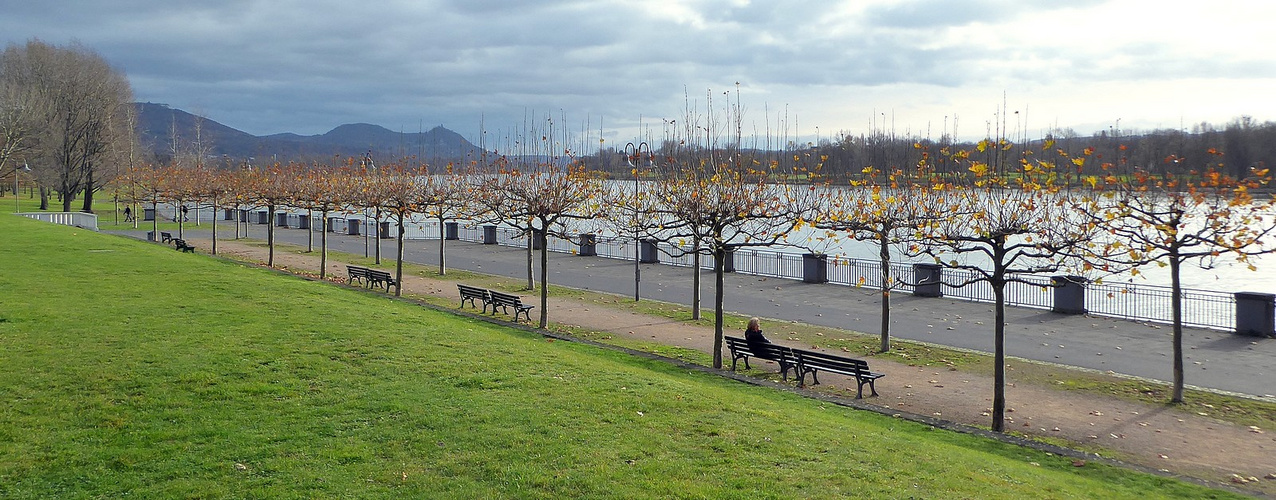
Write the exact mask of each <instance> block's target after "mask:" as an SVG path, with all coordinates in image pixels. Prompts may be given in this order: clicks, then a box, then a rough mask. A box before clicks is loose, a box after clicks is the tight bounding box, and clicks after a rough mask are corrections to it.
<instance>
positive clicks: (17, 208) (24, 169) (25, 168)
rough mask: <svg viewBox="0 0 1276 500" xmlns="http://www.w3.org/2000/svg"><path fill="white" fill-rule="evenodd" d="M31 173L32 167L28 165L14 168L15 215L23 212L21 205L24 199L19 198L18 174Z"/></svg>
mask: <svg viewBox="0 0 1276 500" xmlns="http://www.w3.org/2000/svg"><path fill="white" fill-rule="evenodd" d="M30 171H31V167H29V166H27V164H26V163H23V164H22V166H21V167H14V168H13V213H15V214H16V213H18V212H21V211H22V206H21V205H19V203H20V200H22V197H21V196H18V173H19V172H30Z"/></svg>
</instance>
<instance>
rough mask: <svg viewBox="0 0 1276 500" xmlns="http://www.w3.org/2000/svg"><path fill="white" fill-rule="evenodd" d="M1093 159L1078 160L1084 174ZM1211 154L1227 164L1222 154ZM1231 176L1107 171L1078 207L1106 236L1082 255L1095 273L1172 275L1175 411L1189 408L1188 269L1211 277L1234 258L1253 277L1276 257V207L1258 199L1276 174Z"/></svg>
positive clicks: (1091, 182) (1213, 169)
mask: <svg viewBox="0 0 1276 500" xmlns="http://www.w3.org/2000/svg"><path fill="white" fill-rule="evenodd" d="M1091 151H1092V150H1086V152H1085V153H1084V154H1083V155H1082V156H1079V157H1078V158H1077V161H1076V162H1075V163H1076V164H1077V165H1078V167H1080V166H1081V165H1083V164H1084V162H1085V160H1086V159H1087V158H1088V156H1089V154H1090V152H1091ZM1209 153H1210V155H1211V157H1214V158H1221V157H1222V156H1223V153H1221V152H1219V151H1217V150H1215V149H1210V150H1209ZM1164 161H1165V162H1167V163H1180V161H1181V158H1180V157H1178V156H1169V157H1167V158H1165V160H1164ZM1223 168H1224V166H1223V163H1222V162H1219V161H1216V162H1213V163H1210V164H1207V165H1204V166H1203V168H1201V169H1200V170H1193V171H1191V172H1190V173H1188V174H1186V175H1184V174H1176V173H1174V170H1177V169H1173V170H1172V169H1168V168H1167V169H1165V170H1164V171H1163V172H1162V173H1153V172H1151V171H1149V170H1148V169H1147V168H1142V167H1128V166H1126V165H1120V164H1115V165H1114V164H1112V163H1104V164H1103V165H1102V170H1103V172H1104V173H1103V174H1100V175H1094V176H1088V177H1086V178H1085V179H1084V184H1085V185H1087V186H1089V187H1090V188H1091V189H1093V190H1094V191H1093V192H1092V193H1091V194H1090V195H1089V196H1086V197H1084V198H1081V199H1078V200H1076V203H1075V205H1074V208H1075V211H1076V213H1078V214H1080V215H1081V216H1083V217H1084V218H1085V219H1086V221H1087V222H1088V223H1089V224H1091V225H1092V226H1094V227H1095V228H1097V229H1098V230H1099V232H1100V234H1102V235H1103V237H1102V238H1101V239H1098V240H1096V241H1094V242H1091V243H1090V244H1089V245H1086V246H1085V247H1084V248H1083V249H1082V250H1083V251H1084V252H1083V253H1081V255H1082V256H1084V257H1085V258H1086V259H1087V261H1088V264H1089V265H1092V266H1094V267H1096V268H1098V269H1099V270H1101V271H1103V272H1106V273H1118V272H1129V273H1132V274H1135V275H1137V274H1138V273H1139V268H1140V267H1141V266H1146V265H1148V264H1153V263H1155V264H1156V265H1158V266H1162V267H1168V268H1169V272H1170V295H1171V307H1170V309H1171V317H1172V321H1173V326H1174V333H1173V340H1172V342H1173V349H1174V355H1173V356H1174V392H1173V395H1172V396H1171V397H1170V402H1172V403H1181V402H1183V386H1184V380H1183V305H1182V302H1183V287H1182V279H1181V271H1182V267H1183V264H1184V263H1187V262H1195V263H1196V265H1198V266H1200V267H1201V268H1204V269H1209V268H1212V267H1214V266H1215V265H1216V264H1217V263H1218V262H1219V261H1220V259H1224V258H1230V259H1232V260H1235V261H1237V262H1240V263H1242V264H1248V265H1249V268H1250V269H1251V270H1253V269H1254V266H1253V264H1250V263H1249V258H1250V257H1253V256H1256V255H1260V254H1265V253H1271V252H1273V251H1276V241H1273V240H1274V238H1273V236H1276V200H1274V199H1273V198H1272V196H1271V195H1266V196H1262V197H1258V196H1255V195H1254V194H1253V193H1252V192H1251V190H1253V189H1256V188H1259V187H1261V186H1265V185H1267V184H1268V182H1269V181H1270V180H1271V177H1270V175H1269V172H1268V171H1267V170H1266V169H1251V172H1250V174H1251V175H1250V176H1249V177H1247V178H1243V179H1238V178H1235V177H1232V176H1229V175H1226V174H1224V173H1223Z"/></svg>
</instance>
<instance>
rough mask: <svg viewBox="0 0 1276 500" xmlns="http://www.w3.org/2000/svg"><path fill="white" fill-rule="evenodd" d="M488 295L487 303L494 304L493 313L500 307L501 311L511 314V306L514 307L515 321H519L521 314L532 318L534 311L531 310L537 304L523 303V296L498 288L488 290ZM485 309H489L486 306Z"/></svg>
mask: <svg viewBox="0 0 1276 500" xmlns="http://www.w3.org/2000/svg"><path fill="white" fill-rule="evenodd" d="M487 296H488V302H487V303H489V304H491V305H492V313H493V314H495V313H496V308H497V307H500V308H501V311H503V312H504V313H505V314H509V312H510V311H509V308H510V307H513V308H514V321H518V315H519V314H522V315H524V316H526V317H527V320H528V321H531V320H532V313H531V312H530V311H531V310H532V308H533V307H535V306H529V305H525V304H523V299H522V298H521V297H519V296H517V295H511V294H508V293H504V292H498V291H496V290H488V291H487ZM483 310H484V311H487V308H486V307H484V308H483Z"/></svg>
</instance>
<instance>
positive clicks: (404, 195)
mask: <svg viewBox="0 0 1276 500" xmlns="http://www.w3.org/2000/svg"><path fill="white" fill-rule="evenodd" d="M425 171H426V169H425V166H424V165H422V166H421V167H420V168H417V169H409V168H405V167H404V166H403V165H398V164H392V165H384V166H382V167H380V168H378V169H377V170H376V171H375V172H374V173H373V174H372V177H373V179H372V180H373V183H374V184H375V188H374V189H376V190H377V192H379V193H380V195H379V196H378V198H379V199H380V204H379V205H378V206H377V212H378V213H381V212H385V213H388V214H389V215H390V217H392V218H393V219H394V223H395V229H396V231H395V243H396V245H395V257H394V280H395V282H397V283H403V235H404V232H405V230H404V223H405V222H406V221H407V219H408V218H409V217H411V216H412V214H414V213H417V211H419V210H420V206H418V205H417V201H418V200H420V198H421V194H420V193H421V187H422V181H421V179H422V175H423V174H424V173H425ZM378 231H379V229H378ZM377 236H378V237H379V236H381V235H380V234H378V235H377ZM378 256H380V252H378ZM402 291H403V287H402V286H396V287H394V295H395V296H396V297H397V296H401V295H402Z"/></svg>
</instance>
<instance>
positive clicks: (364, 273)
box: [346, 266, 368, 286]
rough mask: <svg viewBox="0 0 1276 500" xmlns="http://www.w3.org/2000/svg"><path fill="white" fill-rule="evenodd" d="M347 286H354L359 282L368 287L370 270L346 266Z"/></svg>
mask: <svg viewBox="0 0 1276 500" xmlns="http://www.w3.org/2000/svg"><path fill="white" fill-rule="evenodd" d="M346 276H348V277H347V278H346V284H347V285H352V284H354V282H356V281H358V282H360V283H363V286H368V268H366V267H359V266H346Z"/></svg>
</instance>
